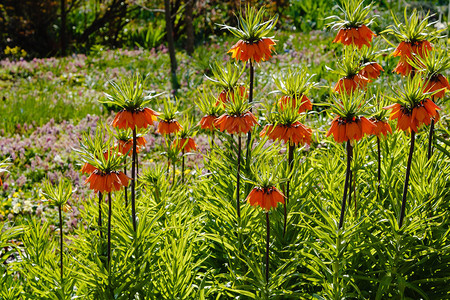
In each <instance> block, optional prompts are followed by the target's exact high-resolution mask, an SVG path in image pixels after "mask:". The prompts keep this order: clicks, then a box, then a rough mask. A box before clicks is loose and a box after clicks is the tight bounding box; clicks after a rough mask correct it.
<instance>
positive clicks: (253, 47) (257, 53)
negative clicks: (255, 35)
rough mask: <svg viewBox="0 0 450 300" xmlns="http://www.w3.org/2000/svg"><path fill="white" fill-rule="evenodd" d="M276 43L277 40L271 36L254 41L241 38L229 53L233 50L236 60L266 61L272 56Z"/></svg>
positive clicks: (232, 54) (232, 53)
mask: <svg viewBox="0 0 450 300" xmlns="http://www.w3.org/2000/svg"><path fill="white" fill-rule="evenodd" d="M274 45H275V42H274V41H273V40H272V39H271V38H262V39H260V40H258V41H256V42H253V43H249V42H247V41H244V40H239V41H238V42H237V43H236V44H234V45H233V47H231V49H230V50H228V52H227V53H230V52H231V57H232V58H235V59H236V60H241V61H247V60H253V61H255V62H257V63H259V62H260V61H261V60H262V61H266V60H268V59H269V58H271V57H272V54H271V52H272V50H274V47H273V46H274Z"/></svg>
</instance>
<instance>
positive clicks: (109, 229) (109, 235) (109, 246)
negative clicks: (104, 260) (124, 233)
mask: <svg viewBox="0 0 450 300" xmlns="http://www.w3.org/2000/svg"><path fill="white" fill-rule="evenodd" d="M108 207H109V209H108V271H111V269H110V267H111V215H112V201H111V192H109V193H108Z"/></svg>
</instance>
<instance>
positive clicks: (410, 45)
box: [392, 40, 433, 59]
mask: <svg viewBox="0 0 450 300" xmlns="http://www.w3.org/2000/svg"><path fill="white" fill-rule="evenodd" d="M431 49H433V46H432V45H431V43H430V42H429V41H426V40H424V41H417V42H400V44H399V45H398V46H397V48H395V51H394V53H393V54H392V55H393V56H394V57H397V56H400V57H401V58H406V57H408V58H410V59H412V58H413V55H414V54H416V55H419V56H420V57H424V55H425V54H427V51H431Z"/></svg>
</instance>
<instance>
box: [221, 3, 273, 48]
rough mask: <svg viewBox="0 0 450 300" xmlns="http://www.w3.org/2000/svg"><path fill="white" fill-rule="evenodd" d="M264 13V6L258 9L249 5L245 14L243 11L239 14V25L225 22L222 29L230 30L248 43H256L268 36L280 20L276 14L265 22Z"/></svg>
mask: <svg viewBox="0 0 450 300" xmlns="http://www.w3.org/2000/svg"><path fill="white" fill-rule="evenodd" d="M264 13H265V9H264V7H261V8H260V9H259V10H258V11H257V10H256V9H255V8H253V7H250V5H248V6H247V10H246V13H245V16H244V15H243V14H242V13H240V14H239V17H238V23H239V25H238V27H232V26H228V25H225V24H223V25H221V27H222V29H227V30H229V31H230V32H231V33H232V34H233V35H235V36H236V37H238V38H239V39H241V40H243V41H246V42H247V43H254V42H257V41H259V40H261V39H262V38H264V37H268V35H269V34H270V31H271V30H272V29H273V28H274V27H275V25H276V23H277V20H278V16H275V17H273V18H270V19H269V20H267V21H265V22H263V15H264Z"/></svg>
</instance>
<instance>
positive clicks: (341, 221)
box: [339, 140, 353, 229]
mask: <svg viewBox="0 0 450 300" xmlns="http://www.w3.org/2000/svg"><path fill="white" fill-rule="evenodd" d="M352 156H353V148H352V145H351V144H350V140H348V141H347V170H346V174H345V184H344V196H343V197H342V204H341V216H340V218H339V229H341V228H342V225H343V224H344V213H345V201H346V199H347V190H348V183H349V181H350V178H349V177H350V165H351V162H352Z"/></svg>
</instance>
